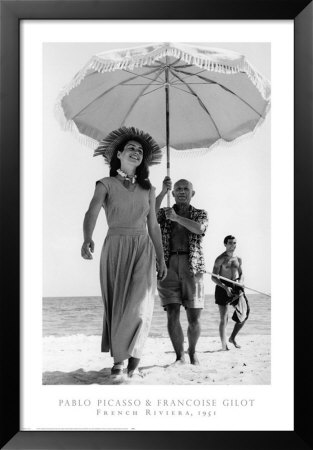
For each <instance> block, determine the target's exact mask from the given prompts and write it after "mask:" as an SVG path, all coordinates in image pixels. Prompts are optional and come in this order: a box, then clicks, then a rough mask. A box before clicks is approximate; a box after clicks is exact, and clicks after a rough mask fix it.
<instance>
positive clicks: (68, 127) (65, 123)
mask: <svg viewBox="0 0 313 450" xmlns="http://www.w3.org/2000/svg"><path fill="white" fill-rule="evenodd" d="M61 99H62V98H61V96H60V100H59V101H58V102H57V103H56V105H55V108H54V113H55V117H56V119H57V121H58V122H59V124H60V125H61V127H62V129H63V130H64V131H70V132H72V133H73V135H74V136H75V138H76V139H77V140H78V141H79V142H80V143H82V144H84V145H86V146H87V147H89V148H91V149H93V150H95V149H96V148H97V147H98V145H99V142H98V141H97V140H96V139H93V138H91V137H89V136H87V135H84V134H82V133H80V132H79V130H78V128H77V126H76V124H75V122H74V121H73V120H67V119H66V117H65V114H64V111H63V108H62V106H61ZM270 109H271V102H270V101H269V102H268V104H267V106H266V110H265V112H264V115H263V117H261V118H260V119H259V121H258V122H257V124H256V125H255V127H254V129H253V130H252V131H249V132H248V133H245V134H243V135H241V136H238V137H237V138H235V139H233V140H232V141H226V140H225V139H223V138H221V139H219V140H217V141H216V142H214V144H212V145H211V146H210V147H203V148H199V147H195V148H190V147H189V148H188V149H180V150H178V149H175V148H173V147H171V150H172V152H173V153H174V156H178V157H188V156H201V155H204V154H206V153H208V152H209V151H211V150H214V148H215V146H217V145H219V146H223V147H232V146H234V145H237V144H238V143H239V142H240V141H241V139H246V138H249V137H253V136H254V134H255V133H256V131H257V130H258V128H259V127H260V126H261V125H262V124H263V122H264V121H265V119H266V117H267V114H268V112H269V111H270ZM163 149H164V148H163ZM163 149H162V151H163Z"/></svg>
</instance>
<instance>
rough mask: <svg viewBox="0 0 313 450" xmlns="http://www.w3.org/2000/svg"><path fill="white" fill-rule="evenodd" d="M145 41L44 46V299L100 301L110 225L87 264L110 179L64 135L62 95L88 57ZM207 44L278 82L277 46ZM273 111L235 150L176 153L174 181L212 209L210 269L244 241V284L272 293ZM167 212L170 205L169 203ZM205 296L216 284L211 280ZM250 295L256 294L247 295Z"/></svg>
mask: <svg viewBox="0 0 313 450" xmlns="http://www.w3.org/2000/svg"><path fill="white" fill-rule="evenodd" d="M141 44H142V43H140V44H138V43H114V42H112V43H83V42H82V43H77V42H76V43H45V44H44V45H43V296H44V297H63V296H64V297H65V296H96V295H99V296H100V295H101V291H100V282H99V259H100V253H101V247H102V244H103V241H104V238H105V235H106V231H107V225H106V220H105V214H104V211H101V213H100V215H99V218H98V221H97V225H96V228H95V231H94V236H93V239H94V241H95V245H96V246H95V253H94V259H93V260H92V261H87V260H84V259H82V258H81V256H80V249H81V245H82V242H83V218H84V214H85V212H86V210H87V208H88V205H89V202H90V200H91V197H92V195H93V192H94V187H95V182H96V180H98V179H100V178H102V177H104V176H108V175H109V168H108V166H106V165H105V164H104V162H103V159H102V158H93V156H92V154H93V151H92V150H91V149H90V148H89V147H87V146H85V145H83V144H82V143H80V142H79V141H78V140H77V139H76V138H75V137H74V136H73V135H72V134H71V133H70V132H66V131H64V130H62V128H61V126H60V125H59V123H58V122H57V120H56V118H55V116H54V111H53V110H54V105H55V102H56V99H57V97H58V95H59V92H60V90H61V89H62V87H63V86H65V85H66V84H67V83H68V82H69V81H70V80H71V79H72V77H73V76H74V75H75V74H76V73H77V72H78V71H79V70H80V69H81V68H82V67H83V66H84V65H85V63H86V62H87V61H88V60H89V58H90V57H91V56H92V55H94V54H96V53H100V52H103V51H106V50H110V49H113V48H124V47H132V46H135V45H141ZM202 44H205V45H208V46H212V47H220V48H224V49H229V50H233V51H237V52H239V53H243V54H244V55H245V56H246V57H247V59H248V61H249V62H250V63H251V64H252V65H253V66H254V67H255V68H256V69H257V70H258V71H259V72H260V73H262V75H264V76H265V77H266V78H268V79H269V80H270V79H271V67H270V61H271V59H270V50H271V48H270V44H268V43H224V42H222V43H220V42H203V43H202ZM270 125H271V113H269V114H268V116H267V118H266V120H265V121H264V122H263V123H262V125H261V126H260V127H259V128H258V129H257V130H256V132H255V133H254V134H253V135H249V136H247V137H245V138H243V139H240V140H239V141H238V142H235V143H232V144H231V145H227V146H225V145H223V144H221V145H218V146H215V147H214V149H212V150H211V151H209V152H207V153H206V154H204V155H200V156H199V155H197V154H196V153H193V155H192V156H186V154H184V153H183V152H180V153H179V155H178V154H177V153H176V152H173V153H172V154H171V177H172V180H173V181H175V180H177V179H179V178H187V179H189V180H190V181H191V182H192V183H193V186H194V190H195V192H196V193H195V196H194V197H193V199H192V205H193V206H195V207H197V208H202V209H205V210H206V211H207V212H208V216H209V227H208V231H207V233H206V236H205V237H204V241H203V243H204V253H205V261H206V268H207V270H208V271H212V268H213V264H214V260H215V258H216V257H217V256H218V255H219V254H221V253H222V252H223V251H224V249H225V247H224V245H223V239H224V237H225V236H226V235H228V234H233V235H234V236H236V238H237V254H238V255H239V256H240V257H241V258H242V260H243V271H244V275H245V284H246V286H249V287H251V288H254V289H257V290H260V291H262V292H266V293H269V292H270V291H271V280H270V274H271V228H270V227H271V217H270V212H271V186H270V183H271V167H270V164H271V142H270V138H271V130H270ZM165 175H166V167H165V158H163V161H162V164H160V165H159V166H152V167H151V169H150V180H151V182H152V184H153V185H154V186H155V187H156V192H157V193H158V192H159V191H160V189H161V186H162V180H163V178H164V176H165ZM162 206H166V201H165V200H164V202H163V205H162ZM204 278H205V293H206V294H212V293H213V291H214V287H215V285H214V284H213V282H212V281H211V279H210V276H209V275H204ZM247 292H249V291H247Z"/></svg>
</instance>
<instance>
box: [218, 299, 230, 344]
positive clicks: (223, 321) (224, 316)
mask: <svg viewBox="0 0 313 450" xmlns="http://www.w3.org/2000/svg"><path fill="white" fill-rule="evenodd" d="M218 309H219V311H220V325H219V332H220V338H221V342H222V350H223V351H226V350H229V348H228V347H227V342H226V326H227V323H228V306H227V305H226V306H224V305H218Z"/></svg>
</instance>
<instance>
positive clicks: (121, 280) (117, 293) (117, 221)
mask: <svg viewBox="0 0 313 450" xmlns="http://www.w3.org/2000/svg"><path fill="white" fill-rule="evenodd" d="M95 155H102V156H103V157H104V158H105V161H106V162H107V163H108V164H109V165H110V176H109V177H105V178H102V179H101V180H99V181H97V183H96V188H95V193H94V195H93V198H92V200H91V203H90V206H89V208H88V211H87V212H86V214H85V219H84V243H83V245H82V249H81V254H82V257H83V258H85V259H92V253H93V251H94V242H93V240H92V234H93V230H94V227H95V225H96V221H97V218H98V214H99V212H100V209H101V207H102V206H103V208H104V210H105V214H106V219H107V223H108V226H109V229H108V233H107V236H106V238H105V241H104V244H103V248H102V253H101V260H100V283H101V291H102V297H103V303H104V318H103V333H102V345H101V351H102V352H108V351H110V352H111V356H112V357H113V359H114V365H113V367H112V369H111V374H112V375H121V374H122V373H123V365H124V361H125V360H128V364H127V375H128V376H129V377H132V376H133V375H134V374H135V373H139V372H138V369H137V368H138V365H139V362H140V357H141V354H142V350H143V346H144V343H145V341H146V338H147V336H148V333H149V329H150V324H151V319H152V313H153V305H154V293H155V288H156V265H157V270H158V277H159V278H160V279H164V278H165V276H166V271H167V269H166V265H165V262H164V255H163V248H162V241H161V233H160V228H159V225H158V223H157V220H156V215H155V189H154V187H152V185H151V183H150V181H149V178H148V176H149V168H148V167H149V166H150V165H152V164H157V163H159V162H160V160H161V151H160V148H159V146H158V145H157V143H156V142H155V141H154V140H153V139H152V137H151V136H150V135H148V134H147V133H144V132H143V131H141V130H138V129H136V128H133V127H130V128H126V127H122V128H120V129H118V130H115V131H113V132H112V133H110V134H109V135H108V136H107V137H106V138H105V139H103V140H102V141H101V142H100V145H99V147H98V148H97V149H96V151H95Z"/></svg>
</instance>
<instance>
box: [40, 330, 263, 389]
mask: <svg viewBox="0 0 313 450" xmlns="http://www.w3.org/2000/svg"><path fill="white" fill-rule="evenodd" d="M100 339H101V338H100V336H85V335H74V336H61V337H55V336H46V337H44V338H43V384H46V385H73V384H76V385H77V384H146V385H158V384H160V385H162V384H163V385H168V384H175V385H176V384H177V385H181V384H225V385H240V384H243V385H264V384H270V382H271V378H270V377H271V370H270V367H271V364H270V360H271V351H270V335H265V334H263V335H242V336H238V343H240V345H241V348H240V349H236V348H235V347H234V346H233V345H231V344H229V347H230V350H229V351H227V352H222V351H220V348H221V344H220V341H219V338H217V337H208V336H203V337H201V338H200V339H199V342H198V348H197V350H198V357H199V361H200V365H199V366H193V365H191V364H189V362H188V363H186V364H184V365H179V366H177V365H174V366H173V365H172V363H173V362H174V360H175V354H174V352H173V349H172V345H171V342H170V340H169V338H165V337H158V338H157V337H149V338H148V340H147V342H146V344H145V347H144V352H143V356H142V359H141V362H140V366H139V367H140V370H141V372H142V374H143V375H144V376H143V377H142V378H141V377H138V376H137V377H134V378H133V379H128V378H127V377H125V376H123V377H119V378H118V379H113V378H112V377H111V376H110V369H111V367H112V358H111V357H110V356H109V354H108V353H101V352H100ZM185 348H187V342H185ZM187 361H188V357H187Z"/></svg>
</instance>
